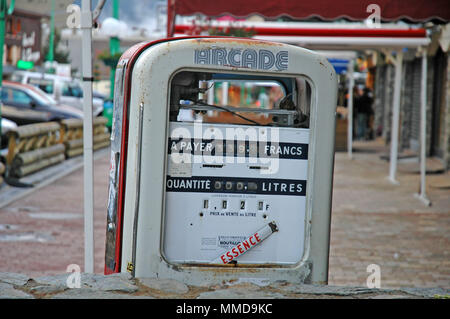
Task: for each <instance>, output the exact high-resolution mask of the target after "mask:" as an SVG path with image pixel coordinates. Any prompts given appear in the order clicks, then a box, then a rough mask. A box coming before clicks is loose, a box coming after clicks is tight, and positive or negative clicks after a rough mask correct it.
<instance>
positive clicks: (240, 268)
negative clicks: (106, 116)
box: [105, 37, 337, 284]
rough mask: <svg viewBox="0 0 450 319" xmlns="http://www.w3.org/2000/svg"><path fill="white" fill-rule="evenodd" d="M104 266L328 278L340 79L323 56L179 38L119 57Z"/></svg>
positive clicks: (212, 278)
mask: <svg viewBox="0 0 450 319" xmlns="http://www.w3.org/2000/svg"><path fill="white" fill-rule="evenodd" d="M115 81H116V83H115V88H116V89H115V96H114V114H113V127H112V135H111V140H112V143H111V167H110V186H109V202H108V218H107V219H108V222H107V242H106V260H105V273H107V274H108V273H113V272H130V273H132V274H133V275H134V276H136V277H159V278H173V279H178V280H181V281H184V282H186V283H191V284H205V283H214V282H216V283H217V282H222V281H224V280H233V279H238V278H267V279H269V280H270V279H273V280H289V281H291V282H304V283H326V282H327V275H328V251H329V233H330V214H331V195H332V177H333V164H334V131H335V108H336V94H337V80H336V76H335V72H334V69H333V67H332V66H331V65H330V64H329V63H328V62H327V60H326V59H325V58H323V57H322V56H320V55H318V54H316V53H314V52H312V51H309V50H305V49H302V48H299V47H295V46H290V45H284V44H279V43H271V42H262V41H256V40H249V39H238V38H210V37H205V38H174V39H165V40H160V41H156V42H151V43H146V44H138V45H136V46H134V47H132V48H130V49H129V50H128V51H127V52H125V53H124V55H123V56H122V57H121V59H120V61H119V64H118V67H117V71H116V80H115Z"/></svg>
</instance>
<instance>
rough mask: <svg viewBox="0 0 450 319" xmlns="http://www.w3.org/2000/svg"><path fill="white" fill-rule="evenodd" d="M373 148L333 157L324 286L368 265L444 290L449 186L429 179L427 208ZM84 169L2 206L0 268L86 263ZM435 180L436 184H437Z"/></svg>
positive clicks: (345, 280)
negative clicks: (394, 180)
mask: <svg viewBox="0 0 450 319" xmlns="http://www.w3.org/2000/svg"><path fill="white" fill-rule="evenodd" d="M107 154H108V153H105V155H104V156H102V157H100V158H98V159H97V160H96V161H95V164H94V165H95V167H94V174H95V176H94V181H95V186H94V187H95V194H94V195H95V205H94V209H95V212H94V215H95V226H94V227H95V252H96V257H95V272H97V273H102V272H103V259H104V244H105V243H104V240H105V227H106V226H105V215H106V209H105V207H106V203H107V183H108V177H107V174H108V168H109V163H108V160H109V158H108V155H107ZM379 155H380V154H379V153H371V152H367V153H364V152H355V153H354V159H353V160H351V161H350V160H348V159H347V156H346V154H345V153H337V154H336V165H335V178H334V195H333V216H332V227H331V248H330V272H329V283H330V284H332V285H357V286H365V285H366V279H367V276H368V275H369V273H368V272H367V266H368V265H370V264H376V265H378V266H379V267H380V271H381V287H382V288H396V287H405V286H408V287H414V286H416V287H443V288H449V287H450V258H449V249H450V189H448V188H433V187H431V186H432V185H433V183H435V182H436V181H437V180H439V181H440V182H441V183H440V184H442V180H446V179H449V178H450V175H449V174H447V175H442V174H441V175H435V176H431V175H430V176H429V177H428V183H429V184H430V187H429V188H428V195H429V197H430V199H431V201H432V202H433V205H432V206H431V207H425V206H424V205H423V204H422V203H421V202H420V201H419V200H417V199H416V198H414V197H413V193H414V192H416V191H417V189H418V183H419V176H418V175H415V174H407V173H402V172H401V164H400V166H399V170H400V172H399V175H398V179H399V181H400V185H392V184H390V183H389V182H388V181H387V179H386V176H387V173H388V163H387V162H386V161H383V160H381V159H380V156H379ZM82 183H83V171H82V169H79V170H77V171H75V172H73V173H71V174H70V175H68V176H66V177H64V178H61V179H59V180H57V181H55V182H53V183H52V184H50V185H48V186H45V187H43V188H41V189H38V190H36V191H35V192H33V193H31V194H29V195H27V196H26V197H23V198H21V199H19V200H17V201H15V202H13V203H11V204H9V205H8V206H6V207H4V208H1V209H0V256H1V258H0V272H2V271H11V272H19V273H24V274H27V275H29V276H41V275H53V274H59V273H63V272H65V270H66V267H67V266H68V265H69V264H79V265H80V266H82V265H83V264H84V257H83V247H84V244H83V216H82V211H83V191H82ZM435 184H439V183H437V182H436V183H435Z"/></svg>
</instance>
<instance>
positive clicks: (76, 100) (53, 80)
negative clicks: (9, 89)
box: [11, 71, 103, 116]
mask: <svg viewBox="0 0 450 319" xmlns="http://www.w3.org/2000/svg"><path fill="white" fill-rule="evenodd" d="M11 81H14V82H19V83H23V84H31V85H33V86H36V87H38V88H40V89H41V90H42V91H44V92H45V93H46V94H47V95H49V96H50V97H52V98H53V99H54V100H56V101H57V102H58V103H62V104H66V105H70V106H74V107H77V108H79V109H81V110H83V89H82V86H81V82H80V81H79V80H78V79H72V78H69V77H64V76H59V75H55V74H47V73H38V72H29V71H16V72H14V73H13V74H12V76H11ZM102 112H103V100H102V99H100V98H98V97H95V96H94V97H93V98H92V115H94V116H99V115H101V114H102Z"/></svg>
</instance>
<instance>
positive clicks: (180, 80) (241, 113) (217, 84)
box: [170, 71, 311, 128]
mask: <svg viewBox="0 0 450 319" xmlns="http://www.w3.org/2000/svg"><path fill="white" fill-rule="evenodd" d="M310 99H311V88H310V85H309V82H308V81H307V80H306V79H302V78H288V77H283V78H281V77H267V76H257V77H255V76H250V75H243V74H219V73H200V72H188V71H182V72H179V73H178V74H176V75H175V76H174V77H173V79H172V82H171V101H170V104H171V112H170V114H171V118H170V120H171V121H180V122H194V121H200V122H204V123H228V124H242V125H258V126H280V127H283V126H284V127H286V126H287V127H303V128H308V127H309V104H310Z"/></svg>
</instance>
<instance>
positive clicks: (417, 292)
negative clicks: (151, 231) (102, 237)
mask: <svg viewBox="0 0 450 319" xmlns="http://www.w3.org/2000/svg"><path fill="white" fill-rule="evenodd" d="M69 286H70V287H74V288H69ZM175 298H176V299H180V298H181V299H183V298H184V299H324V298H325V299H327V298H328V299H349V298H350V299H442V298H445V299H448V298H450V290H448V289H443V288H399V289H369V288H364V287H350V286H320V285H303V284H291V283H288V282H285V281H273V282H270V283H269V284H267V283H265V284H264V285H263V286H261V284H260V283H259V282H258V281H252V280H246V281H237V282H234V283H233V282H229V283H224V284H222V285H218V286H211V287H200V286H188V285H186V284H184V283H182V282H179V281H176V280H172V279H158V278H132V277H131V275H129V274H127V273H121V274H113V275H108V276H105V275H100V274H87V273H65V274H61V275H56V276H45V277H37V278H31V277H28V276H26V275H24V274H17V273H9V272H3V273H0V299H175Z"/></svg>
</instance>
